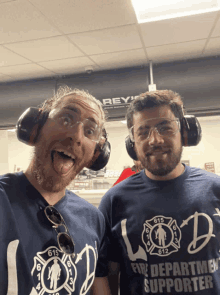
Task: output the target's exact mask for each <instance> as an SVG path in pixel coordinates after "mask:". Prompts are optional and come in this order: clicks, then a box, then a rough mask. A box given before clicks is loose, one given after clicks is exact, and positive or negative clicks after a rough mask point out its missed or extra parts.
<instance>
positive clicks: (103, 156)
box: [89, 140, 111, 171]
mask: <svg viewBox="0 0 220 295" xmlns="http://www.w3.org/2000/svg"><path fill="white" fill-rule="evenodd" d="M99 150H100V154H99V156H98V158H97V159H96V160H95V162H94V163H93V164H92V166H90V167H89V169H91V170H93V171H98V170H100V169H103V168H104V167H105V166H106V165H107V163H108V161H109V158H110V153H111V145H110V143H109V142H108V141H107V140H106V142H105V143H104V145H103V146H102V147H101V148H99Z"/></svg>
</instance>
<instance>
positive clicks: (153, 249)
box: [97, 166, 220, 295]
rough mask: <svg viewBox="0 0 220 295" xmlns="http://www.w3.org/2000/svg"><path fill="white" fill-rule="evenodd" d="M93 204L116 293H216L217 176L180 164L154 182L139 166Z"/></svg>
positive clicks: (219, 282)
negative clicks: (113, 268)
mask: <svg viewBox="0 0 220 295" xmlns="http://www.w3.org/2000/svg"><path fill="white" fill-rule="evenodd" d="M99 208H100V210H101V212H102V213H103V214H104V216H105V219H106V223H107V232H108V237H109V240H110V247H109V250H108V256H107V259H108V261H115V262H118V263H119V264H120V269H121V275H120V294H121V295H130V294H131V295H134V294H138V295H140V294H199V295H200V294H201V295H202V294H220V253H219V250H220V177H219V176H217V175H215V174H212V173H209V172H206V171H203V170H201V169H197V168H190V167H187V166H186V169H185V172H184V173H183V174H182V175H180V176H179V177H177V178H175V179H172V180H169V181H155V180H151V179H149V178H148V177H147V176H146V174H145V172H144V170H142V171H141V172H140V173H138V174H135V175H133V176H131V177H129V178H128V179H126V180H124V181H123V182H121V183H119V184H118V185H116V186H115V187H113V188H111V189H110V190H109V191H108V192H107V193H106V194H105V196H104V197H103V199H102V201H101V204H100V207H99ZM97 272H98V273H99V275H101V274H102V270H101V269H100V270H99V267H98V269H97Z"/></svg>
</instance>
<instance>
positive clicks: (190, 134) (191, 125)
mask: <svg viewBox="0 0 220 295" xmlns="http://www.w3.org/2000/svg"><path fill="white" fill-rule="evenodd" d="M181 138H182V144H183V146H196V145H197V144H198V143H199V142H200V140H201V138H202V129H201V126H200V123H199V121H198V119H197V118H196V117H195V116H193V115H186V116H184V117H183V119H182V121H181ZM125 146H126V150H127V153H128V155H129V156H130V157H131V158H132V159H133V160H135V161H137V160H138V158H137V154H136V151H135V148H134V142H132V141H131V139H130V136H129V135H128V136H127V137H126V138H125Z"/></svg>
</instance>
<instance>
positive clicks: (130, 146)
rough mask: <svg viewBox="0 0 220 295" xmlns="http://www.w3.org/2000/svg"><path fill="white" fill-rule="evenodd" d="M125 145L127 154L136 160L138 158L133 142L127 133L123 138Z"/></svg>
mask: <svg viewBox="0 0 220 295" xmlns="http://www.w3.org/2000/svg"><path fill="white" fill-rule="evenodd" d="M125 146H126V150H127V152H128V154H129V156H130V157H131V158H132V159H133V160H135V161H137V160H138V158H137V154H136V152H135V149H134V142H133V141H131V139H130V136H129V135H128V136H127V137H126V138H125Z"/></svg>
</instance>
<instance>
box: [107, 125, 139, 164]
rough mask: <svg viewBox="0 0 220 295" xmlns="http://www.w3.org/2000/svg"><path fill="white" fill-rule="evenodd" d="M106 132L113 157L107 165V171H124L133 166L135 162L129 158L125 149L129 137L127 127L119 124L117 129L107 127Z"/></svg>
mask: <svg viewBox="0 0 220 295" xmlns="http://www.w3.org/2000/svg"><path fill="white" fill-rule="evenodd" d="M114 125H116V124H114ZM106 131H107V133H108V140H109V142H110V144H111V156H110V160H109V162H108V164H107V169H109V170H123V167H124V166H130V167H131V166H133V165H134V163H133V160H132V159H131V158H130V157H129V156H128V154H127V151H126V148H125V138H126V136H127V135H128V131H127V127H126V125H125V124H118V126H117V125H116V127H111V126H110V127H108V125H107V126H106Z"/></svg>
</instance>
